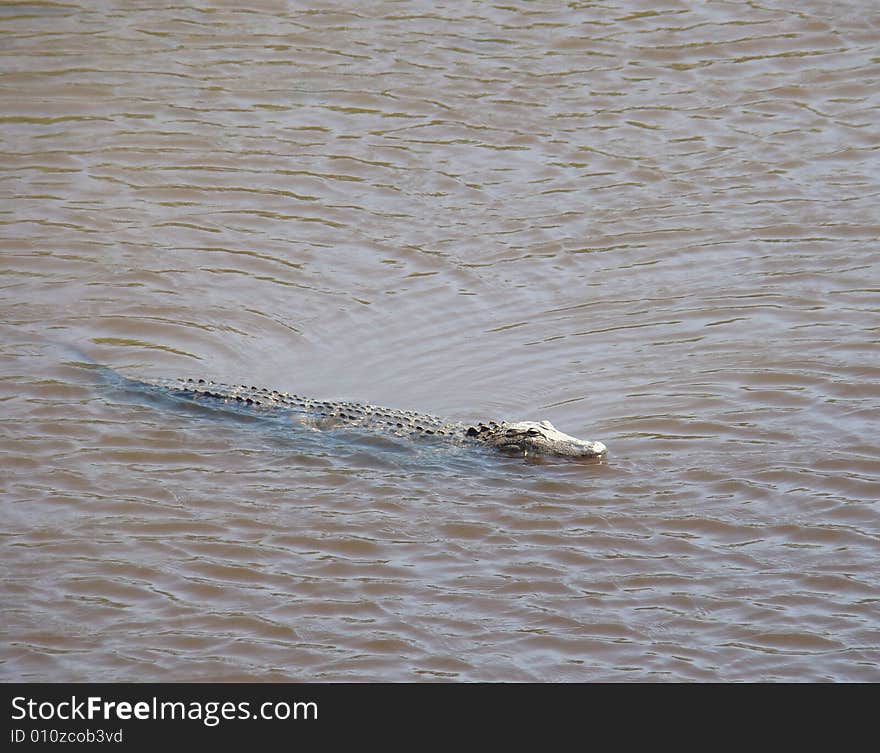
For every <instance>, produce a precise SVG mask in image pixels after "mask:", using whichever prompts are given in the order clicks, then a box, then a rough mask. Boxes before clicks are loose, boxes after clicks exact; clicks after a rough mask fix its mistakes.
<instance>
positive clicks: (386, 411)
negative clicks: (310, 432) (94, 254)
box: [140, 379, 606, 458]
mask: <svg viewBox="0 0 880 753" xmlns="http://www.w3.org/2000/svg"><path fill="white" fill-rule="evenodd" d="M140 383H141V384H143V385H145V386H148V387H149V388H151V389H154V390H160V391H162V392H167V393H169V394H172V395H174V396H176V397H182V398H187V399H191V400H196V401H199V402H209V401H210V402H215V401H219V402H220V403H224V404H232V405H235V406H239V407H243V408H247V409H248V410H253V411H256V412H260V413H263V412H265V413H267V414H275V415H278V414H284V415H286V414H289V415H290V416H291V417H292V418H293V419H294V420H298V421H299V422H301V423H303V424H304V425H307V426H312V427H314V428H320V429H323V428H331V427H334V426H355V427H363V428H365V429H370V430H373V431H381V432H384V433H390V434H394V435H397V436H418V435H423V436H436V437H445V438H449V439H450V440H452V441H456V442H462V443H473V444H481V445H484V446H487V447H492V448H495V449H497V450H500V451H502V452H507V453H512V454H518V455H552V456H559V457H573V458H596V457H600V456H602V455H604V454H605V452H606V447H605V445H604V444H602V443H601V442H592V441H586V440H582V439H577V438H575V437H572V436H569V435H568V434H564V433H563V432H561V431H559V430H558V429H556V427H554V426H553V424H551V423H550V422H549V421H516V422H509V421H488V422H485V423H484V422H480V423H476V424H467V423H460V422H452V421H446V420H444V419H442V418H438V417H437V416H431V415H427V414H423V413H416V412H414V411H400V410H394V409H391V408H380V407H378V406H375V405H365V404H362V403H349V402H328V401H323V400H313V399H311V398H307V397H301V396H300V395H293V394H290V393H287V392H278V391H276V390H270V389H266V388H261V387H254V386H247V385H230V384H221V383H219V382H211V381H207V380H204V379H152V380H143V381H142V382H140Z"/></svg>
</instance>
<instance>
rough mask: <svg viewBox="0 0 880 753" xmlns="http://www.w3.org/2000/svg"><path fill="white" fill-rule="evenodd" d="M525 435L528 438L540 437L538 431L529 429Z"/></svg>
mask: <svg viewBox="0 0 880 753" xmlns="http://www.w3.org/2000/svg"><path fill="white" fill-rule="evenodd" d="M526 435H527V436H530V437H538V436H540V435H541V432H540V431H538V430H537V429H529V430H528V431H527V432H526Z"/></svg>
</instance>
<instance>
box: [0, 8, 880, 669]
mask: <svg viewBox="0 0 880 753" xmlns="http://www.w3.org/2000/svg"><path fill="white" fill-rule="evenodd" d="M878 27H880V15H878V11H877V8H876V7H875V4H874V3H871V2H867V0H865V1H864V2H849V3H828V2H823V1H821V0H807V2H793V1H792V0H784V1H783V2H779V3H775V4H772V5H762V4H756V3H739V2H705V3H679V2H661V3H659V4H658V3H656V2H651V3H647V2H637V1H636V0H612V1H611V2H604V3H598V4H597V3H569V4H557V3H550V2H534V3H523V4H512V5H495V4H492V3H488V2H477V1H476V0H475V1H474V2H464V1H462V2H449V3H439V4H438V3H419V2H412V3H396V2H378V3H373V4H371V5H370V6H369V7H366V6H364V7H357V8H352V9H346V8H344V7H341V6H339V5H338V4H321V3H294V2H291V3H282V2H268V1H261V0H252V1H251V2H249V3H247V4H246V5H244V6H239V5H238V4H227V3H220V2H206V3H201V4H200V5H199V6H198V7H189V6H188V5H180V4H166V3H161V2H136V3H128V2H126V3H120V2H88V3H85V2H77V1H76V0H73V1H72V2H64V3H60V2H58V3H55V2H38V3H27V4H15V3H6V4H4V5H3V6H2V8H0V290H2V295H0V352H2V367H0V405H2V410H0V505H2V520H3V525H2V533H3V551H4V554H3V557H2V570H3V573H2V586H0V589H2V590H0V597H2V602H3V605H4V607H3V619H2V634H3V645H2V648H0V652H2V653H0V661H2V663H0V677H2V678H3V679H5V680H7V681H11V680H34V681H69V680H111V681H112V680H132V681H149V680H158V681H163V680H165V681H185V680H206V681H207V680H212V681H220V680H318V681H321V680H357V681H366V680H391V681H400V680H463V681H485V680H502V681H529V680H538V681H598V680H614V681H652V680H653V681H656V680H666V681H762V680H786V681H816V680H836V681H877V680H880V577H878V571H877V562H878V556H880V520H878V508H877V504H878V499H880V452H878V449H877V441H876V435H877V426H878V417H880V388H878V386H877V385H878V384H880V357H878V347H877V343H878V328H880V317H878V314H880V303H878V295H877V294H878V292H880V243H878V237H880V223H878V221H877V210H876V207H877V204H878V200H880V199H878V196H880V155H878V147H880V96H878V91H880V89H878V81H880V58H878V49H880V30H878ZM58 343H62V344H60V345H59V344H58ZM64 343H69V344H73V345H75V346H77V347H79V348H82V349H83V350H84V351H85V352H87V353H88V355H89V356H90V357H91V358H93V359H95V360H96V361H98V362H100V363H104V364H108V365H110V366H112V367H113V368H115V369H118V370H119V371H120V372H121V373H124V374H127V375H129V376H134V377H137V376H192V377H205V378H212V379H216V380H219V381H227V382H236V383H237V382H245V381H246V382H248V383H249V384H259V385H262V386H267V387H273V388H280V389H285V390H290V391H294V392H297V393H299V394H305V395H314V396H316V397H321V398H345V399H355V400H361V401H366V402H371V403H375V404H379V405H389V406H392V407H397V408H405V409H415V410H420V411H424V412H429V413H434V414H439V415H444V416H449V417H450V418H454V419H462V420H473V419H488V418H510V419H531V420H539V419H544V418H547V419H550V420H551V421H553V423H554V424H555V425H557V426H558V427H559V428H560V429H562V430H563V431H566V432H568V433H570V434H574V435H576V436H580V437H584V438H588V439H596V440H601V441H603V442H605V443H606V444H607V445H608V446H609V455H608V458H607V460H606V461H604V462H601V463H559V462H528V461H523V460H522V459H517V458H507V457H503V456H498V457H495V456H488V455H483V454H470V453H467V452H457V451H453V450H448V449H443V448H437V447H435V446H432V445H430V444H424V443H408V442H401V441H397V440H394V439H393V438H382V437H377V436H373V437H371V436H364V435H359V434H357V433H352V432H304V431H293V432H286V431H284V430H283V429H281V428H279V427H277V426H264V425H262V424H260V423H255V422H249V421H246V420H235V419H233V418H231V417H229V416H214V415H210V414H209V413H205V412H198V411H195V412H194V411H188V410H173V409H165V408H162V407H161V406H157V405H153V404H150V403H149V402H148V401H147V402H145V401H143V400H138V399H136V398H135V397H133V396H132V395H130V394H127V393H125V392H124V391H119V390H115V389H113V387H112V386H111V385H107V384H106V383H104V382H102V381H101V380H100V379H98V378H97V377H96V372H95V370H94V369H92V368H90V367H89V366H88V365H87V364H83V363H82V362H81V359H79V358H78V357H77V356H76V355H75V354H74V353H72V352H71V351H70V350H69V349H67V348H66V347H65V345H63V344H64Z"/></svg>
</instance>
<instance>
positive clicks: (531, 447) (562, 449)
mask: <svg viewBox="0 0 880 753" xmlns="http://www.w3.org/2000/svg"><path fill="white" fill-rule="evenodd" d="M467 435H468V436H469V437H474V438H476V439H480V440H482V441H484V442H486V444H488V445H491V446H492V447H496V448H497V449H499V450H502V451H503V452H516V453H522V454H523V455H558V456H562V457H574V458H595V457H599V456H601V455H604V454H605V452H606V450H607V448H606V447H605V445H604V444H602V443H601V442H590V441H587V440H583V439H577V438H576V437H572V436H571V435H569V434H565V433H563V432H561V431H559V429H557V428H556V427H555V426H554V425H553V424H551V423H550V422H549V421H517V422H516V423H507V422H506V421H502V422H501V423H495V422H492V423H489V424H478V425H477V426H475V427H473V426H472V427H471V428H469V429H468V431H467Z"/></svg>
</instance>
